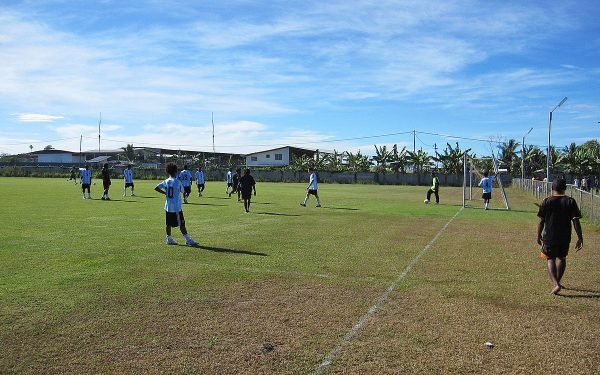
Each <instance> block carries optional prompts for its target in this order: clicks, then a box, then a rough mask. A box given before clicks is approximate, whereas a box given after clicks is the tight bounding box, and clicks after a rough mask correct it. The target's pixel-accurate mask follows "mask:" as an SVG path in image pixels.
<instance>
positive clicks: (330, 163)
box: [324, 149, 343, 172]
mask: <svg viewBox="0 0 600 375" xmlns="http://www.w3.org/2000/svg"><path fill="white" fill-rule="evenodd" d="M342 156H343V154H340V153H338V152H337V150H335V149H334V150H333V154H328V155H326V156H325V160H324V163H325V164H326V165H327V168H328V169H329V170H330V171H331V172H338V171H341V170H342Z"/></svg>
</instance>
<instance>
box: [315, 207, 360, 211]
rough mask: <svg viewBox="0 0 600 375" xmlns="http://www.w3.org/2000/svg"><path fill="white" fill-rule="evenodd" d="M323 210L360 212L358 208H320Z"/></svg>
mask: <svg viewBox="0 0 600 375" xmlns="http://www.w3.org/2000/svg"><path fill="white" fill-rule="evenodd" d="M321 208H322V209H324V210H345V211H360V210H359V209H358V208H350V207H332V206H325V207H321Z"/></svg>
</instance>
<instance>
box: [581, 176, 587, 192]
mask: <svg viewBox="0 0 600 375" xmlns="http://www.w3.org/2000/svg"><path fill="white" fill-rule="evenodd" d="M587 182H588V180H587V178H586V177H585V176H583V178H582V179H581V190H583V191H587V187H588V185H587Z"/></svg>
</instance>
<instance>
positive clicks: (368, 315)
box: [314, 207, 463, 375]
mask: <svg viewBox="0 0 600 375" xmlns="http://www.w3.org/2000/svg"><path fill="white" fill-rule="evenodd" d="M462 210H463V207H461V208H460V209H459V210H458V211H457V212H456V213H455V214H454V216H452V218H450V220H448V222H447V223H446V224H445V225H444V226H443V227H442V229H440V231H439V232H438V233H437V234H436V235H435V237H433V239H432V240H431V241H430V242H429V243H428V244H427V245H426V246H425V247H424V248H423V250H421V252H419V253H418V254H417V255H416V256H415V257H414V258H413V259H412V260H411V261H410V263H408V265H407V266H406V268H404V270H403V271H402V272H401V273H400V275H398V277H397V278H396V280H394V282H393V283H391V284H390V286H389V287H388V288H387V289H386V291H385V293H383V294H382V295H381V296H380V297H379V298H378V299H377V302H375V304H374V305H373V306H371V308H369V310H368V311H367V313H366V314H365V315H363V316H362V317H361V318H360V319H359V320H358V322H357V323H356V324H355V325H354V327H352V329H351V330H350V331H348V333H346V335H345V336H344V338H343V339H342V341H340V343H339V344H338V346H337V347H336V348H335V349H333V350H332V351H331V352H329V354H327V356H326V357H325V358H324V359H323V362H321V364H320V365H319V367H317V369H316V370H315V372H314V374H315V375H318V374H322V373H323V372H324V371H326V370H327V369H328V368H329V366H330V365H331V364H332V363H333V361H334V360H335V357H337V355H338V354H339V353H340V351H341V350H342V349H343V348H344V347H345V346H346V345H348V344H349V343H350V341H351V340H352V338H354V336H356V334H358V332H359V331H360V330H361V329H362V328H363V326H364V325H365V323H366V322H367V321H368V320H369V319H370V318H371V317H372V316H373V315H374V314H375V313H376V312H377V310H379V309H380V308H381V306H383V304H384V303H385V302H386V301H387V300H388V298H389V297H390V294H392V292H393V291H394V290H395V289H396V287H397V286H398V284H400V281H402V279H404V277H406V275H407V274H408V273H409V272H410V271H411V270H412V269H413V267H414V266H415V264H416V263H417V262H418V261H419V259H421V258H422V257H423V255H425V253H426V252H427V250H429V248H430V247H431V246H432V245H433V244H434V243H435V241H436V240H437V239H438V238H439V237H440V236H441V235H442V233H443V232H444V231H445V230H446V228H448V225H450V223H451V222H452V221H453V220H454V219H455V218H456V217H457V216H458V214H459V213H460V212H461V211H462Z"/></svg>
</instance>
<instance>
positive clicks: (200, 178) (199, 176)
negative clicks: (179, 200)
mask: <svg viewBox="0 0 600 375" xmlns="http://www.w3.org/2000/svg"><path fill="white" fill-rule="evenodd" d="M195 177H196V186H197V187H198V196H199V197H201V196H202V192H203V191H204V172H203V171H202V167H198V168H197V169H196V176H195Z"/></svg>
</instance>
